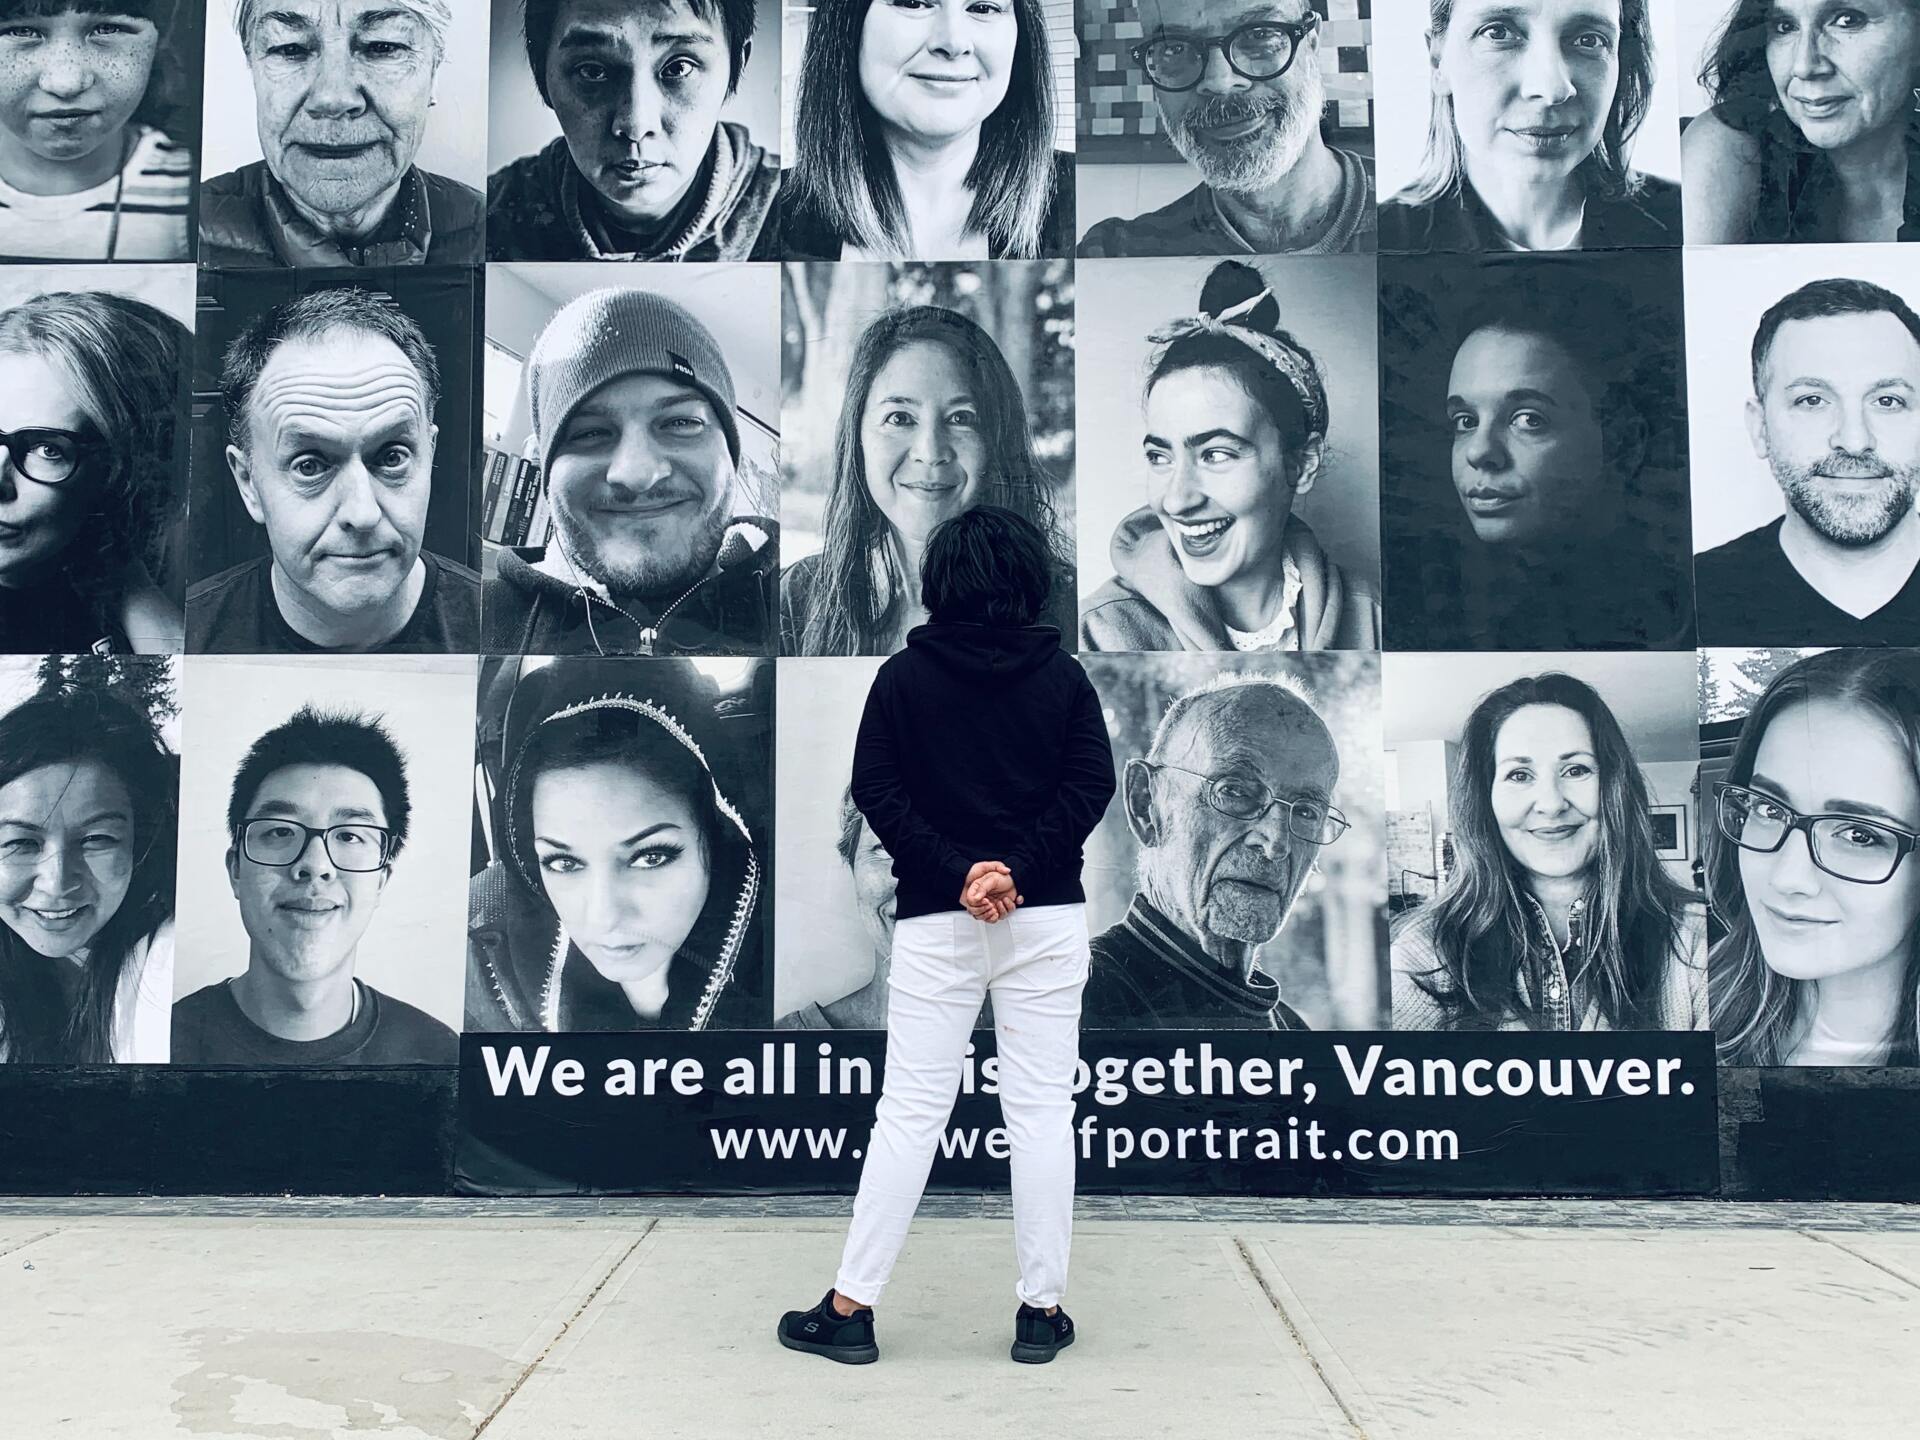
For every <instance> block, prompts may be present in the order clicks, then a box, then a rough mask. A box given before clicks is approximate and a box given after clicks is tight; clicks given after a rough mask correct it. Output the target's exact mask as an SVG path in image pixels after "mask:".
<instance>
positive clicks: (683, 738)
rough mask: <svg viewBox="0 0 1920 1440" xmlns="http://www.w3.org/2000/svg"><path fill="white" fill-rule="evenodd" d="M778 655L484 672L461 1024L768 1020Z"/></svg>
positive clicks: (675, 1026)
mask: <svg viewBox="0 0 1920 1440" xmlns="http://www.w3.org/2000/svg"><path fill="white" fill-rule="evenodd" d="M773 681H774V676H773V662H772V661H770V660H719V659H705V660H686V659H678V658H672V657H650V658H646V659H637V658H633V657H624V658H620V659H612V660H609V659H602V658H600V657H599V656H566V657H561V658H559V659H517V658H500V659H492V658H490V659H488V660H486V661H484V662H483V663H482V667H481V698H480V717H479V718H480V728H479V745H478V751H477V763H476V765H475V770H474V774H475V780H476V787H477V788H476V792H475V799H476V803H477V805H478V807H479V810H478V827H477V840H478V842H479V843H476V846H475V852H474V856H473V865H474V869H473V876H472V879H471V881H470V885H469V889H470V899H469V902H468V907H467V913H468V930H467V955H468V969H467V1028H468V1029H469V1030H476V1031H505V1030H544V1031H552V1032H567V1031H594V1030H712V1029H736V1028H743V1027H756V1026H764V1025H765V1024H766V1023H767V1019H768V1016H767V1005H766V987H765V978H766V973H767V958H768V950H769V948H770V946H771V944H772V933H771V926H770V924H769V923H768V920H767V918H766V916H767V911H768V908H769V905H770V895H769V888H770V887H769V879H768V874H767V869H768V865H769V863H770V860H771V855H772V845H771V844H770V843H769V837H768V830H769V818H768V817H769V816H770V813H771V812H770V805H769V802H770V800H771V796H770V794H769V791H770V788H771V781H772V772H773Z"/></svg>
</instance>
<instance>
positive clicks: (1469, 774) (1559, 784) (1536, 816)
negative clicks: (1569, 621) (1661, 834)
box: [1385, 653, 1707, 1030]
mask: <svg viewBox="0 0 1920 1440" xmlns="http://www.w3.org/2000/svg"><path fill="white" fill-rule="evenodd" d="M1693 666H1694V657H1693V655H1692V654H1691V653H1679V654H1650V655H1594V654H1525V655H1390V656H1388V657H1387V658H1386V661H1385V667H1386V724H1385V731H1386V745H1387V773H1388V781H1387V793H1388V814H1387V827H1388V834H1389V836H1390V839H1389V842H1388V855H1387V877H1388V879H1387V884H1388V888H1389V891H1390V895H1391V904H1392V907H1393V909H1394V912H1395V916H1394V926H1393V1023H1394V1026H1395V1028H1396V1029H1401V1030H1704V1029H1706V1028H1707V988H1706V985H1707V974H1706V938H1707V922H1706V907H1705V905H1704V903H1703V899H1702V897H1701V896H1700V895H1699V893H1698V892H1697V890H1696V888H1695V885H1694V881H1693V872H1692V870H1691V868H1690V866H1689V865H1688V864H1687V863H1686V862H1685V861H1684V860H1680V859H1663V858H1662V857H1661V854H1660V847H1659V846H1658V845H1657V843H1656V837H1655V829H1654V812H1655V810H1656V808H1659V809H1662V810H1664V811H1665V812H1666V813H1668V814H1672V813H1673V812H1674V810H1676V809H1677V810H1678V811H1679V812H1680V816H1679V819H1678V821H1677V827H1676V828H1677V832H1678V833H1679V834H1683V835H1689V836H1690V835H1691V834H1692V831H1693V830H1694V828H1695V827H1696V825H1697V824H1698V823H1699V821H1698V817H1697V814H1696V811H1695V804H1694V795H1693V783H1694V774H1695V768H1696V765H1697V762H1698V757H1699V748H1698V738H1697V737H1698V732H1697V729H1696V727H1695V725H1694V723H1693V684H1694V675H1693ZM1690 848H1691V849H1697V846H1694V847H1690Z"/></svg>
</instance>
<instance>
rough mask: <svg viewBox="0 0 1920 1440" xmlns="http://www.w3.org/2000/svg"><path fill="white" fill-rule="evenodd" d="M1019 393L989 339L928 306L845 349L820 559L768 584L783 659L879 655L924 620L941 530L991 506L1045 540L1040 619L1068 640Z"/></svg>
mask: <svg viewBox="0 0 1920 1440" xmlns="http://www.w3.org/2000/svg"><path fill="white" fill-rule="evenodd" d="M1053 485H1054V481H1053V477H1052V476H1051V475H1049V474H1048V473H1047V471H1046V469H1045V468H1044V467H1043V466H1042V465H1041V463H1040V459H1039V457H1038V456H1037V455H1036V454H1035V453H1034V449H1033V440H1032V438H1031V437H1030V435H1029V434H1028V431H1027V409H1026V405H1025V403H1024V402H1023V401H1022V399H1021V397H1020V383H1019V381H1017V380H1015V379H1014V377H1013V371H1012V370H1010V369H1009V368H1008V367H1007V362H1006V358H1005V357H1004V356H1002V355H1001V353H1000V347H999V346H997V345H995V344H994V343H993V337H992V336H990V335H989V334H987V332H986V331H984V330H982V329H981V328H980V327H979V326H978V325H976V324H974V323H973V321H971V320H969V319H967V317H966V316H964V315H961V314H959V313H958V312H957V311H953V310H946V309H942V308H940V307H939V306H935V305H915V306H911V307H909V308H906V309H902V310H892V311H889V312H888V313H886V314H884V315H882V316H881V317H880V318H879V319H878V320H875V321H874V322H873V323H872V324H871V325H869V326H868V327H867V328H866V331H865V333H863V334H862V335H861V337H860V341H859V343H858V344H857V345H856V346H854V351H853V362H852V364H851V365H850V366H849V367H848V371H847V395H846V399H845V401H844V402H843V403H842V405H841V407H840V422H839V425H838V426H837V427H836V429H835V431H834V454H833V477H832V480H831V482H830V488H829V490H828V493H827V509H826V520H825V524H824V530H825V536H824V541H823V544H822V547H821V549H820V552H819V553H818V554H816V555H809V556H806V557H805V558H804V559H801V560H798V561H796V562H795V563H794V564H792V565H790V566H788V567H787V569H786V570H785V572H784V573H783V574H782V575H781V577H780V631H781V649H782V652H783V653H785V654H788V655H889V654H892V653H893V652H894V651H896V650H898V649H899V648H900V647H901V646H902V645H904V644H905V643H906V638H907V632H908V631H909V630H911V629H913V627H914V626H916V625H918V624H920V623H922V622H923V621H924V620H925V619H926V611H925V609H924V607H922V605H921V604H920V565H921V558H922V556H923V555H924V554H925V553H926V546H927V539H928V537H929V536H930V535H932V533H933V531H934V529H935V527H936V526H938V525H939V524H940V523H941V522H942V521H944V520H947V519H950V518H951V517H953V516H955V515H958V514H961V513H962V512H964V511H967V510H970V509H972V508H973V507H974V506H976V505H987V504H991V505H997V506H999V507H1001V508H1002V509H1007V510H1011V511H1013V512H1014V513H1016V514H1018V515H1019V516H1021V518H1023V519H1025V520H1029V521H1031V522H1032V523H1033V524H1035V525H1037V526H1038V527H1039V528H1040V531H1041V533H1042V534H1043V535H1045V536H1046V537H1047V543H1048V547H1049V552H1050V554H1051V555H1052V557H1053V558H1052V565H1053V572H1054V580H1055V583H1054V585H1053V588H1052V590H1051V592H1050V594H1049V595H1048V597H1047V600H1046V605H1045V610H1044V612H1043V614H1042V617H1041V618H1042V620H1043V621H1044V623H1046V624H1049V625H1057V626H1059V627H1060V630H1061V633H1062V634H1065V635H1071V634H1072V633H1073V627H1074V600H1073V582H1072V579H1071V574H1072V567H1071V565H1070V564H1069V562H1068V561H1067V560H1066V559H1065V555H1066V553H1067V547H1066V544H1065V541H1064V540H1063V538H1062V537H1061V534H1060V524H1059V519H1058V517H1057V515H1056V514H1055V511H1054V506H1053V497H1052V490H1053Z"/></svg>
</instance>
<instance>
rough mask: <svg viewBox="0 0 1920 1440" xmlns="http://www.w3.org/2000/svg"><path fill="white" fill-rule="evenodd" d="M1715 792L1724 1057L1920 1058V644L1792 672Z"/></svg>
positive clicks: (1758, 1060)
mask: <svg viewBox="0 0 1920 1440" xmlns="http://www.w3.org/2000/svg"><path fill="white" fill-rule="evenodd" d="M1712 803H1713V813H1714V820H1715V823H1714V825H1713V827H1712V829H1711V830H1710V831H1709V832H1708V834H1707V847H1706V851H1707V892H1708V896H1709V898H1710V900H1711V902H1712V904H1713V907H1714V911H1715V913H1716V914H1717V915H1718V916H1719V917H1720V918H1721V919H1722V920H1723V921H1724V922H1725V923H1726V925H1727V927H1728V933H1727V935H1726V937H1725V938H1724V939H1722V940H1721V941H1720V943H1719V944H1717V945H1716V946H1714V948H1713V954H1712V957H1711V959H1710V961H1709V970H1710V988H1711V997H1712V1012H1713V1029H1714V1034H1715V1037H1716V1039H1717V1041H1718V1044H1719V1049H1720V1063H1721V1064H1723V1065H1915V1064H1920V1044H1917V1043H1916V1021H1917V1020H1920V950H1916V948H1915V945H1914V939H1915V932H1916V929H1917V928H1920V868H1916V866H1915V864H1914V862H1913V859H1912V855H1913V851H1914V847H1915V845H1916V843H1917V842H1920V652H1915V651H1912V650H1829V651H1826V652H1824V653H1822V654H1818V655H1813V656H1810V657H1808V658H1806V659H1804V660H1800V661H1798V662H1796V663H1795V664H1793V665H1791V666H1789V667H1788V668H1787V669H1785V670H1783V671H1781V672H1780V673H1779V674H1778V675H1776V676H1775V677H1774V679H1773V682H1772V683H1771V684H1770V685H1768V686H1767V689H1766V692H1765V693H1764V694H1763V695H1762V696H1761V697H1760V702H1759V703H1758V704H1757V705H1755V706H1754V708H1753V713H1752V714H1750V715H1749V716H1748V717H1747V720H1746V723H1745V724H1744V725H1743V726H1742V727H1741V729H1740V739H1739V741H1738V743H1737V744H1736V746H1735V748H1734V752H1733V763H1732V764H1731V765H1730V766H1729V767H1728V770H1727V774H1726V779H1725V780H1724V781H1722V782H1721V783H1719V784H1717V785H1715V786H1714V794H1713V797H1712Z"/></svg>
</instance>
